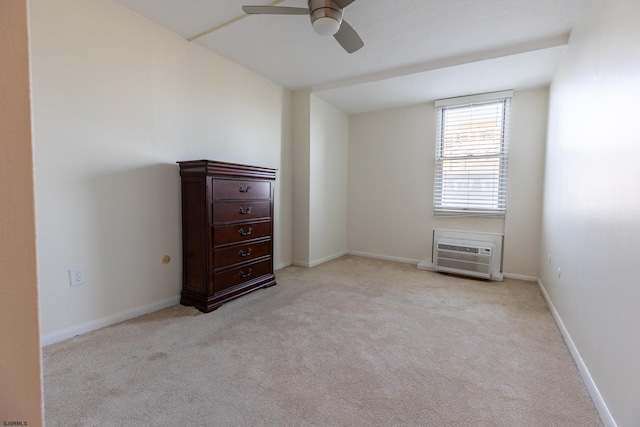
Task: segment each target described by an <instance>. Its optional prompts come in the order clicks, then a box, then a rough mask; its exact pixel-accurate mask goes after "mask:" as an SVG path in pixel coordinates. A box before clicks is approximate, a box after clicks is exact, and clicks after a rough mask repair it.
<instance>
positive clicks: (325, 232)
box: [293, 90, 349, 266]
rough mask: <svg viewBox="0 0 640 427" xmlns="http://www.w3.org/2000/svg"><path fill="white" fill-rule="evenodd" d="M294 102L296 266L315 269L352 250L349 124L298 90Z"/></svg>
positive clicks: (345, 117) (337, 111)
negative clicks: (349, 236) (349, 247)
mask: <svg viewBox="0 0 640 427" xmlns="http://www.w3.org/2000/svg"><path fill="white" fill-rule="evenodd" d="M293 98H294V125H293V128H294V131H293V134H294V150H293V152H294V154H293V157H294V205H295V212H294V263H295V264H297V265H302V266H314V265H318V264H320V263H322V262H325V261H328V260H330V259H333V258H336V257H339V256H341V255H344V254H345V252H346V248H347V237H346V236H347V155H348V149H347V146H348V142H349V118H348V115H347V114H346V113H345V112H343V111H342V110H340V109H338V108H336V107H334V106H333V105H331V104H329V103H327V102H326V101H324V100H322V99H321V98H318V97H317V96H315V95H313V94H311V93H310V92H309V91H308V90H298V91H296V92H295V93H294V95H293Z"/></svg>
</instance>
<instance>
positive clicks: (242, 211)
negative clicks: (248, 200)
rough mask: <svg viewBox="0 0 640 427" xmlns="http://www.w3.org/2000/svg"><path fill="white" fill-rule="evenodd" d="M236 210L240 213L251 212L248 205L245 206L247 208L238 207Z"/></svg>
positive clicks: (246, 213)
mask: <svg viewBox="0 0 640 427" xmlns="http://www.w3.org/2000/svg"><path fill="white" fill-rule="evenodd" d="M238 212H239V213H240V215H248V214H250V213H251V208H250V207H249V208H247V209H245V208H240V209H238Z"/></svg>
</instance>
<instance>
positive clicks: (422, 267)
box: [418, 261, 435, 271]
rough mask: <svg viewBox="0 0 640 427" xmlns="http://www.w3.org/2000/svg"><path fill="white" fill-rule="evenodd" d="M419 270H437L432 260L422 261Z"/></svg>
mask: <svg viewBox="0 0 640 427" xmlns="http://www.w3.org/2000/svg"><path fill="white" fill-rule="evenodd" d="M418 270H428V271H435V267H434V266H433V263H432V262H427V261H420V262H419V263H418Z"/></svg>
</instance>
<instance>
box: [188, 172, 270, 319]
mask: <svg viewBox="0 0 640 427" xmlns="http://www.w3.org/2000/svg"><path fill="white" fill-rule="evenodd" d="M178 164H179V165H180V177H181V182H182V259H183V261H182V262H183V273H182V294H181V299H180V303H181V304H183V305H192V306H195V307H196V308H197V309H199V310H200V311H203V312H210V311H213V310H215V309H216V308H218V307H219V306H220V305H222V304H223V303H224V302H226V301H229V300H230V299H232V298H236V297H239V296H240V295H244V294H246V293H247V292H251V291H253V290H255V289H258V288H263V287H267V286H272V285H275V284H276V280H275V275H274V274H273V192H274V184H275V179H276V170H275V169H269V168H263V167H256V166H247V165H240V164H235V163H223V162H216V161H211V160H193V161H185V162H178Z"/></svg>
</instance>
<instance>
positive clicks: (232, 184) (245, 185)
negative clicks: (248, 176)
mask: <svg viewBox="0 0 640 427" xmlns="http://www.w3.org/2000/svg"><path fill="white" fill-rule="evenodd" d="M269 198H271V183H270V182H269V181H241V180H235V179H214V180H213V199H214V200H221V199H231V200H236V199H238V200H249V199H269Z"/></svg>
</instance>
